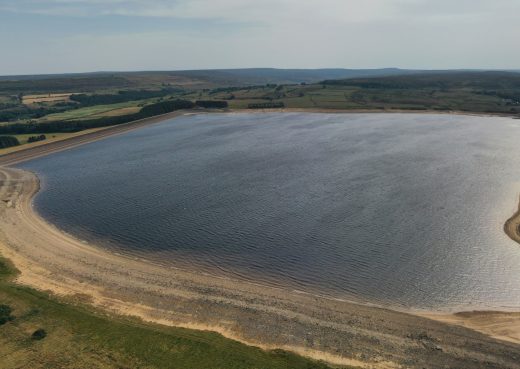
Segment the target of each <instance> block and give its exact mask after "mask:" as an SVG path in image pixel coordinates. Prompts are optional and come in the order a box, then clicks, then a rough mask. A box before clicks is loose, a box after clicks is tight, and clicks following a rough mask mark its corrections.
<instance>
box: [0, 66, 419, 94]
mask: <svg viewBox="0 0 520 369" xmlns="http://www.w3.org/2000/svg"><path fill="white" fill-rule="evenodd" d="M420 72H424V71H415V70H405V69H398V68H383V69H275V68H250V69H213V70H182V71H142V72H93V73H72V74H47V75H22V76H0V92H4V93H41V92H60V91H64V92H69V91H73V90H74V91H77V90H78V89H79V90H81V91H93V90H99V89H103V88H105V89H111V88H150V87H160V86H164V85H168V86H177V87H183V88H215V87H230V86H251V85H265V84H299V83H315V82H319V81H322V80H329V79H345V78H361V77H377V76H393V75H407V74H414V73H420Z"/></svg>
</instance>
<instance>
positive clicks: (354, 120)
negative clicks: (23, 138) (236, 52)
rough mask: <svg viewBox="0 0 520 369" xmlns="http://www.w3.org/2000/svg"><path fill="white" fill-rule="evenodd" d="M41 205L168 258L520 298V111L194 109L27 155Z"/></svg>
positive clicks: (333, 287) (403, 289) (448, 299)
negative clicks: (518, 221) (516, 235)
mask: <svg viewBox="0 0 520 369" xmlns="http://www.w3.org/2000/svg"><path fill="white" fill-rule="evenodd" d="M23 167H24V168H27V169H31V170H33V171H35V172H37V173H38V175H39V176H40V177H41V178H42V185H43V190H42V191H41V193H40V194H39V195H38V196H37V198H36V200H35V204H36V207H37V210H38V211H39V212H40V213H41V214H42V215H43V216H44V217H45V218H47V219H48V220H49V221H50V222H52V223H54V224H56V225H57V226H58V227H59V228H62V229H64V230H66V231H67V232H69V233H72V234H74V235H75V236H77V237H79V238H81V239H85V240H88V241H89V242H92V243H95V244H98V245H101V246H102V247H105V248H109V249H111V250H114V251H117V252H123V253H127V254H128V253H129V254H133V255H136V256H139V257H143V258H147V259H150V260H152V261H154V262H159V263H162V264H167V265H173V266H181V267H188V268H200V269H201V270H205V271H210V272H212V273H217V274H223V275H232V276H236V277H240V278H249V279H254V280H258V279H260V280H261V281H263V282H265V283H270V284H281V285H287V286H291V287H293V288H296V289H301V290H306V291H309V292H322V293H326V294H329V295H332V296H336V297H338V298H352V297H355V298H360V299H363V300H368V301H373V302H378V303H390V304H393V305H401V306H407V307H413V308H436V309H444V308H460V307H478V308H520V245H518V244H516V243H514V242H513V241H510V240H509V239H508V238H507V236H505V235H504V233H503V232H502V226H503V223H504V221H505V220H506V219H507V218H508V217H509V216H510V215H512V213H513V212H514V210H516V206H517V201H518V197H517V196H518V192H519V191H520V121H515V120H513V119H509V118H479V117H468V116H466V117H463V116H449V115H421V114H411V115H405V114H352V115H351V114H348V115H347V114H345V115H341V114H303V113H302V114H296V113H295V114H226V115H199V116H187V117H183V118H180V119H176V120H170V121H166V122H163V123H160V124H157V125H153V126H149V127H146V128H143V129H140V130H136V131H132V132H129V133H125V134H123V135H120V136H114V137H111V138H108V139H105V140H103V141H98V142H95V143H91V144H89V145H86V146H82V147H78V148H75V149H72V150H68V151H65V152H61V153H56V154H53V155H51V156H48V157H44V158H40V159H37V160H34V161H32V162H30V163H27V164H25V165H23Z"/></svg>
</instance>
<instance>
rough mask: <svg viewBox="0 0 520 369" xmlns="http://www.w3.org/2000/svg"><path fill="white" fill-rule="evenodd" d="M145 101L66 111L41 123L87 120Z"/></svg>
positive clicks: (47, 117) (53, 115)
mask: <svg viewBox="0 0 520 369" xmlns="http://www.w3.org/2000/svg"><path fill="white" fill-rule="evenodd" d="M144 102H145V101H129V102H124V103H120V104H110V105H95V106H89V107H86V108H80V109H73V110H67V111H65V112H63V113H57V114H49V115H47V116H45V117H43V118H42V119H41V121H54V120H77V119H84V118H89V117H90V116H93V115H99V114H102V113H108V112H111V111H113V110H116V109H121V108H128V107H132V106H137V105H139V104H142V103H144Z"/></svg>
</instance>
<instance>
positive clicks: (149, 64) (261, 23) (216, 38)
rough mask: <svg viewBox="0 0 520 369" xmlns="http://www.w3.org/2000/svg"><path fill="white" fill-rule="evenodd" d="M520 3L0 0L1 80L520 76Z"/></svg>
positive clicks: (456, 0) (445, 0)
mask: <svg viewBox="0 0 520 369" xmlns="http://www.w3.org/2000/svg"><path fill="white" fill-rule="evenodd" d="M519 17H520V0H319V1H315V0H130V1H123V0H0V36H1V37H0V50H1V54H0V75H8V74H35V73H63V72H86V71H100V70H175V69H202V68H203V69H206V68H243V67H279V68H325V67H342V68H379V67H401V68H418V69H448V68H485V69H500V68H503V69H520V46H519V45H520V21H519Z"/></svg>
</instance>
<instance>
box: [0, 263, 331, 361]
mask: <svg viewBox="0 0 520 369" xmlns="http://www.w3.org/2000/svg"><path fill="white" fill-rule="evenodd" d="M14 273H15V270H14V269H13V268H12V267H11V266H10V264H9V263H8V262H7V261H6V260H5V259H1V258H0V305H7V306H9V307H10V308H11V309H12V313H11V316H12V317H14V319H12V320H10V321H7V322H6V323H5V324H0V368H6V369H7V368H63V367H67V368H179V369H190V368H193V369H200V368H204V369H211V368H222V369H233V368H237V369H238V368H244V369H246V368H247V369H253V368H258V369H263V368H269V369H276V368H280V369H291V368H294V369H305V368H308V369H310V368H316V369H326V368H328V366H326V365H325V364H322V363H317V362H314V361H311V360H307V359H304V358H302V357H299V356H297V355H294V354H291V353H288V352H285V351H281V350H275V351H263V350H260V349H258V348H255V347H251V346H247V345H244V344H241V343H238V342H235V341H232V340H229V339H226V338H224V337H222V336H221V335H219V334H216V333H210V332H200V331H194V330H189V329H182V328H169V327H163V326H158V325H151V324H144V323H141V322H139V321H138V320H133V319H126V318H122V317H116V316H109V315H106V314H103V313H101V312H99V311H95V310H94V309H90V308H87V307H85V306H83V305H81V304H79V303H77V302H72V301H59V300H57V299H55V298H52V297H49V296H48V295H47V294H45V293H41V292H37V291H35V290H32V289H30V288H26V287H22V286H19V285H16V284H14V283H12V282H10V281H9V279H10V278H11V277H13V275H14ZM1 310H2V309H1V307H0V312H1ZM4 310H5V309H4ZM0 315H1V313H0ZM0 318H1V317H0ZM0 323H1V320H0ZM38 329H43V330H44V331H45V333H46V336H45V338H43V339H40V340H38V339H34V338H32V334H33V333H34V332H35V331H36V330H38Z"/></svg>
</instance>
